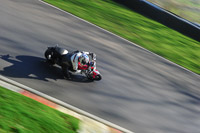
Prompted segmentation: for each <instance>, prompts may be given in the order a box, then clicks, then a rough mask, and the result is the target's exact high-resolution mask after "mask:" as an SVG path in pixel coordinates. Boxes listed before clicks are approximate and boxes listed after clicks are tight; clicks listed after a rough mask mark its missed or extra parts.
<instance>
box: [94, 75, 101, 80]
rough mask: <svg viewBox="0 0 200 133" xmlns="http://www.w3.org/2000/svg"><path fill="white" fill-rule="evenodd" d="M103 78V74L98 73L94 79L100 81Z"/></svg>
mask: <svg viewBox="0 0 200 133" xmlns="http://www.w3.org/2000/svg"><path fill="white" fill-rule="evenodd" d="M101 79H102V76H101V75H100V74H98V75H96V76H95V79H94V80H97V81H99V80H101Z"/></svg>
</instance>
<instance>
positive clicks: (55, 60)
mask: <svg viewBox="0 0 200 133" xmlns="http://www.w3.org/2000/svg"><path fill="white" fill-rule="evenodd" d="M76 52H79V51H73V52H69V51H68V50H67V49H64V48H61V47H58V45H56V46H55V47H48V48H47V50H46V51H45V53H44V56H45V58H46V61H47V62H48V63H49V64H50V65H55V64H57V65H58V66H61V68H62V69H64V68H63V67H62V66H63V62H65V63H66V64H67V65H68V66H69V71H70V73H74V71H73V69H72V63H71V56H72V55H73V54H75V53H76ZM90 59H91V60H90V62H89V63H88V64H87V65H84V66H81V64H80V62H79V63H78V65H79V66H81V67H82V69H81V70H77V71H76V73H75V74H77V73H79V74H84V75H85V76H86V77H87V78H88V79H89V80H91V81H94V80H97V81H99V80H101V79H102V76H101V74H100V72H99V71H98V70H97V69H96V55H95V54H94V53H93V54H92V56H91V57H90Z"/></svg>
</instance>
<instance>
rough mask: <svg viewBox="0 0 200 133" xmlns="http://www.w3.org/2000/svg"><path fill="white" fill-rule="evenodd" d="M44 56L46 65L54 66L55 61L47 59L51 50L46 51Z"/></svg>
mask: <svg viewBox="0 0 200 133" xmlns="http://www.w3.org/2000/svg"><path fill="white" fill-rule="evenodd" d="M44 56H45V58H46V61H47V63H49V64H50V65H54V64H55V61H54V60H53V59H51V58H49V57H52V50H50V49H47V50H46V51H45V53H44Z"/></svg>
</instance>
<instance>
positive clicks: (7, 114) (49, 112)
mask: <svg viewBox="0 0 200 133" xmlns="http://www.w3.org/2000/svg"><path fill="white" fill-rule="evenodd" d="M78 123H79V120H78V119H76V118H74V117H72V116H70V115H67V114H64V113H62V112H59V111H57V110H55V109H52V108H50V107H48V106H45V105H43V104H41V103H39V102H37V101H34V100H32V99H30V98H27V97H25V96H23V95H21V94H18V93H15V92H12V91H10V90H7V89H5V88H3V87H0V132H1V133H8V132H16V133H76V131H77V130H78Z"/></svg>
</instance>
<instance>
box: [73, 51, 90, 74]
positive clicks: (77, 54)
mask: <svg viewBox="0 0 200 133" xmlns="http://www.w3.org/2000/svg"><path fill="white" fill-rule="evenodd" d="M83 54H87V55H89V52H84V51H83V52H78V53H75V54H74V55H72V57H71V62H72V67H73V70H75V71H77V70H78V59H79V57H82V56H83Z"/></svg>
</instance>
